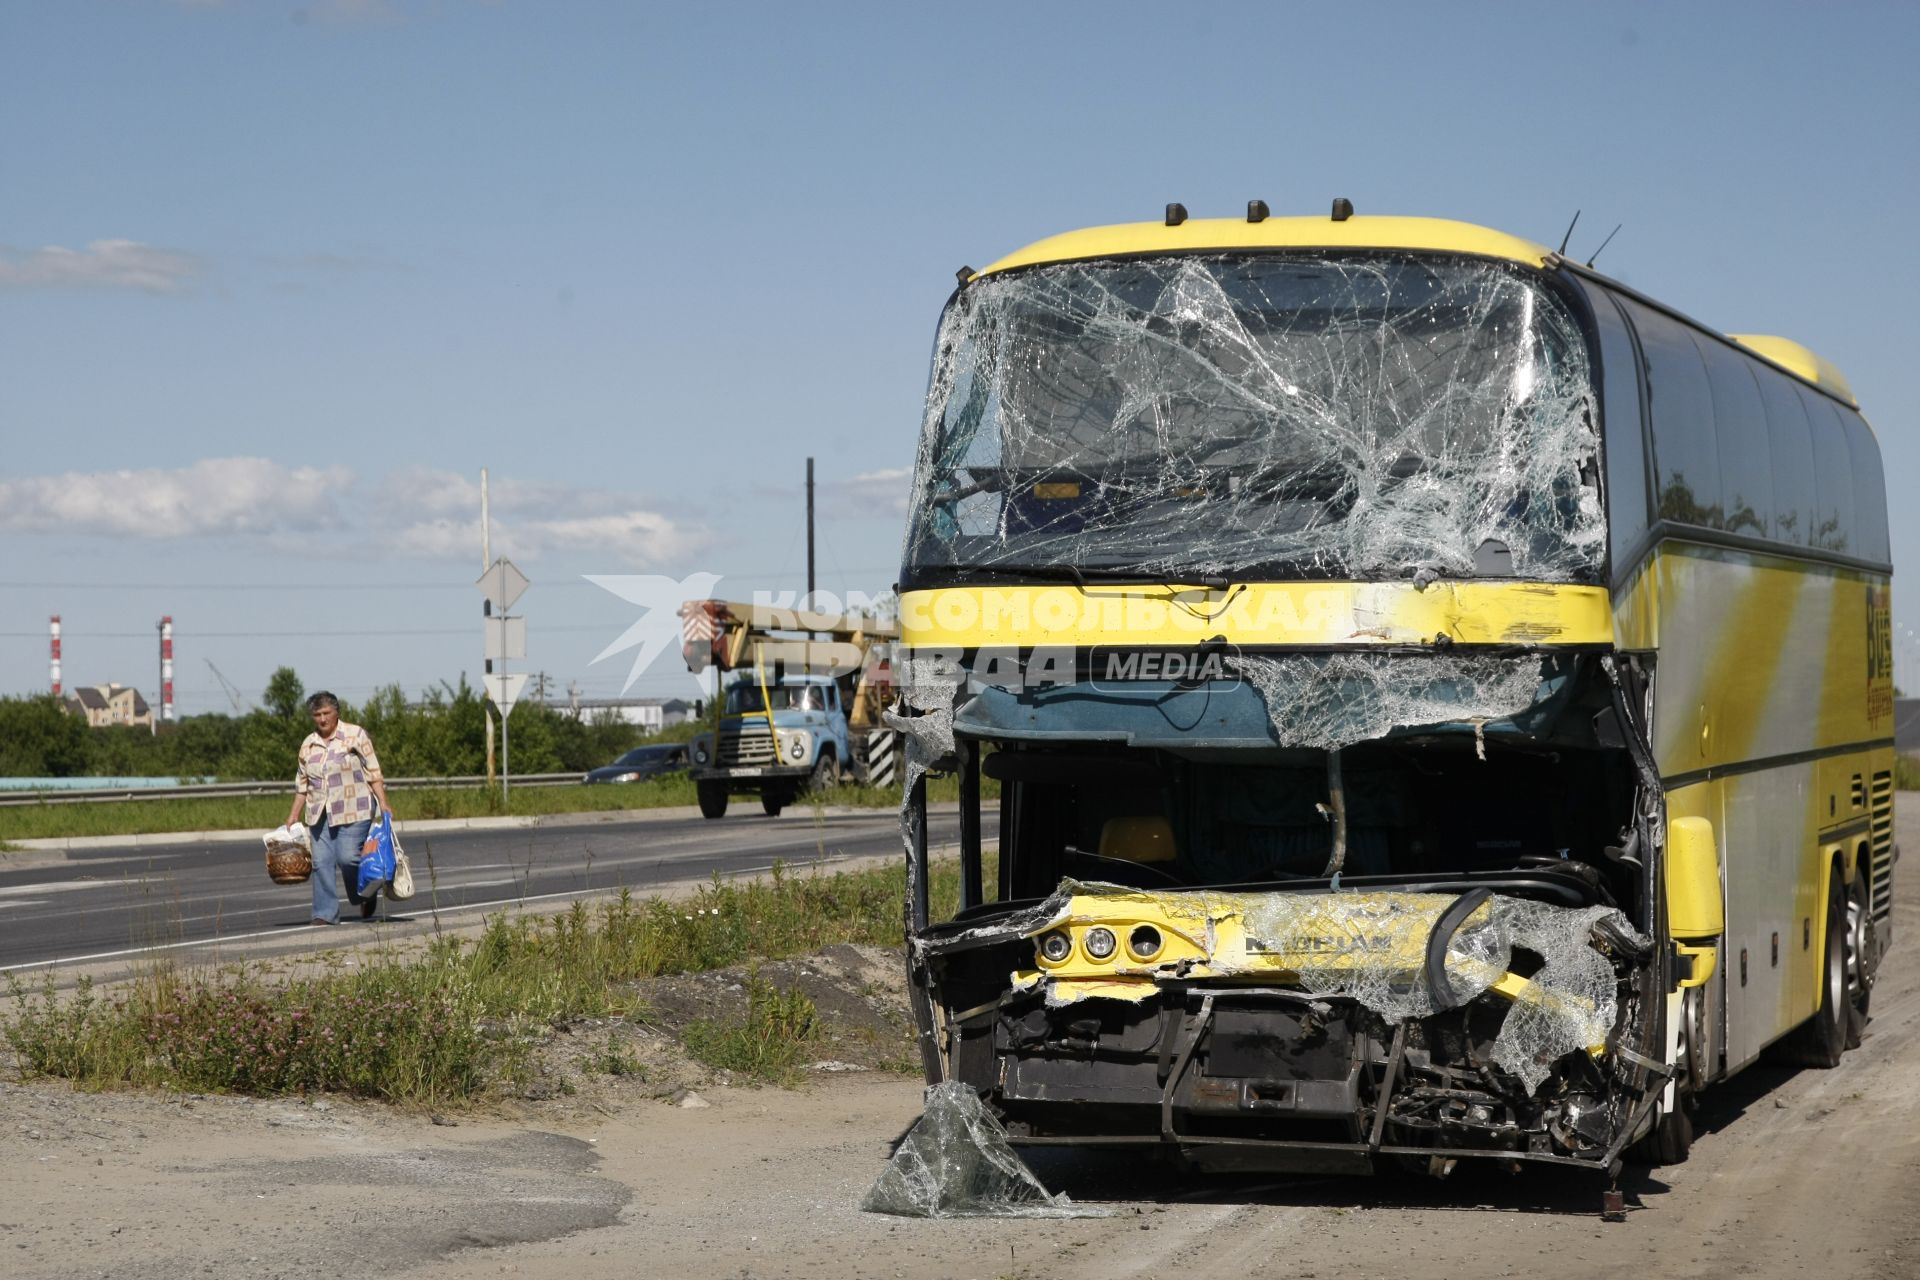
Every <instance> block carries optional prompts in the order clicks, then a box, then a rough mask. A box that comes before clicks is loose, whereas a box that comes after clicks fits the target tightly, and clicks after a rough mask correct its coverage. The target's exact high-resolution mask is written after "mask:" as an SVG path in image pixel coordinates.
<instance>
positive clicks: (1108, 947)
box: [1086, 925, 1116, 960]
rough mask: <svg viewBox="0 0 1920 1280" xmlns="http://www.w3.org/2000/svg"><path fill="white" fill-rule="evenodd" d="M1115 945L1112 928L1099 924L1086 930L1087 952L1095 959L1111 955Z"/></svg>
mask: <svg viewBox="0 0 1920 1280" xmlns="http://www.w3.org/2000/svg"><path fill="white" fill-rule="evenodd" d="M1115 945H1116V944H1115V942H1114V939H1113V930H1111V929H1108V928H1106V927H1104V926H1100V925H1096V926H1095V927H1094V928H1091V929H1089V930H1087V941H1086V947H1087V954H1088V955H1090V956H1092V957H1093V958H1094V959H1095V960H1105V959H1108V958H1110V957H1111V956H1112V955H1113V948H1114V946H1115Z"/></svg>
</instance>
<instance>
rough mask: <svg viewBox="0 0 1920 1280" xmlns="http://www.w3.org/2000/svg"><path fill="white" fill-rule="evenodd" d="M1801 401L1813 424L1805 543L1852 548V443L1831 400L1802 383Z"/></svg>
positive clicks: (1833, 548)
mask: <svg viewBox="0 0 1920 1280" xmlns="http://www.w3.org/2000/svg"><path fill="white" fill-rule="evenodd" d="M1796 389H1797V390H1798V391H1799V392H1800V403H1801V405H1802V407H1804V408H1805V409H1806V411H1807V422H1808V424H1809V425H1810V426H1811V427H1812V428H1813V503H1814V511H1813V529H1812V530H1811V532H1810V535H1809V537H1808V538H1807V545H1808V546H1810V547H1816V548H1818V549H1820V550H1822V551H1853V550H1854V540H1853V523H1854V520H1853V504H1854V487H1853V447H1852V446H1851V445H1850V444H1848V443H1847V429H1846V428H1845V427H1843V426H1842V425H1840V413H1839V410H1838V408H1837V406H1835V405H1834V403H1833V401H1831V400H1829V399H1827V398H1826V397H1825V396H1823V395H1821V394H1820V393H1819V392H1817V391H1812V390H1809V389H1807V388H1805V387H1800V388H1796Z"/></svg>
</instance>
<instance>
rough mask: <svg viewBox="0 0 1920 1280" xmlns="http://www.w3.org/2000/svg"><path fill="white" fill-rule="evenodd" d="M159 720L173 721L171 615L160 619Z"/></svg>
mask: <svg viewBox="0 0 1920 1280" xmlns="http://www.w3.org/2000/svg"><path fill="white" fill-rule="evenodd" d="M160 719H161V720H164V721H171V720H172V719H173V615H172V614H168V615H166V616H165V617H163V618H161V619H160Z"/></svg>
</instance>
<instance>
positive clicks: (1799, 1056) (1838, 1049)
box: [1781, 873, 1853, 1067]
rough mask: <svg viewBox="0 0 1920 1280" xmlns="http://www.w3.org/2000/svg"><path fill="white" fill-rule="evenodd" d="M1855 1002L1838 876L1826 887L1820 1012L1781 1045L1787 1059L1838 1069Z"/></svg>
mask: <svg viewBox="0 0 1920 1280" xmlns="http://www.w3.org/2000/svg"><path fill="white" fill-rule="evenodd" d="M1852 1005H1853V1001H1852V999H1851V998H1850V995H1849V992H1848V990H1847V887H1846V885H1845V884H1843V883H1841V880H1840V876H1839V875H1838V874H1837V873H1835V874H1834V875H1833V876H1831V877H1830V879H1829V881H1828V884H1827V946H1826V956H1825V959H1824V962H1823V963H1822V965H1821V969H1820V1009H1819V1012H1817V1013H1815V1014H1814V1015H1813V1016H1812V1017H1811V1018H1808V1019H1807V1020H1806V1021H1805V1022H1803V1023H1801V1024H1800V1025H1799V1026H1798V1027H1797V1028H1795V1029H1794V1030H1793V1032H1792V1033H1791V1034H1789V1035H1788V1036H1787V1038H1786V1040H1785V1041H1784V1042H1783V1043H1782V1044H1781V1048H1782V1049H1783V1050H1784V1055H1783V1056H1784V1057H1785V1058H1786V1059H1787V1061H1789V1062H1793V1063H1797V1064H1799V1065H1800V1066H1803V1067H1837V1066H1839V1065H1840V1055H1841V1054H1842V1053H1844V1052H1845V1051H1846V1048H1847V1023H1848V1021H1849V1020H1850V1019H1851V1017H1852Z"/></svg>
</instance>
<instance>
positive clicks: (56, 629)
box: [47, 613, 60, 698]
mask: <svg viewBox="0 0 1920 1280" xmlns="http://www.w3.org/2000/svg"><path fill="white" fill-rule="evenodd" d="M48 630H49V632H50V633H51V635H52V649H51V650H50V653H51V656H50V657H49V659H48V661H47V666H48V667H49V668H50V669H51V671H52V674H53V696H54V697H56V698H57V697H59V696H60V615H59V614H57V613H56V614H54V615H53V618H52V620H51V624H50V626H49V628H48Z"/></svg>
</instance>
